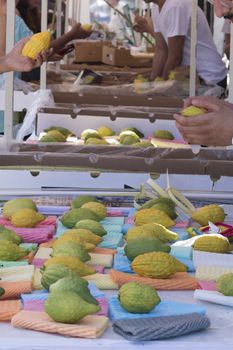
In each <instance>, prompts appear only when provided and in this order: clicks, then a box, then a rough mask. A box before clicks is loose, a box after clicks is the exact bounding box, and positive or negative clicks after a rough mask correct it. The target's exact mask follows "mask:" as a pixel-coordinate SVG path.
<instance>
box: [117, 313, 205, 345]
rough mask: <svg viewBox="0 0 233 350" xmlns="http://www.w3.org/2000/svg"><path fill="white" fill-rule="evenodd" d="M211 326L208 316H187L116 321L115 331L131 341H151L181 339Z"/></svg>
mask: <svg viewBox="0 0 233 350" xmlns="http://www.w3.org/2000/svg"><path fill="white" fill-rule="evenodd" d="M209 326H210V321H209V319H208V318H207V317H206V316H203V315H199V314H187V315H182V316H168V317H156V318H138V319H134V320H120V321H115V322H114V323H113V330H114V332H116V333H117V334H120V335H121V336H123V337H124V338H126V339H127V340H130V341H149V340H160V339H168V338H173V337H179V336H182V335H185V334H190V333H192V332H197V331H201V330H204V329H206V328H208V327H209Z"/></svg>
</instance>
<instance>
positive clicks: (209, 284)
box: [198, 281, 216, 291]
mask: <svg viewBox="0 0 233 350" xmlns="http://www.w3.org/2000/svg"><path fill="white" fill-rule="evenodd" d="M198 283H199V285H200V287H201V289H203V290H210V291H216V282H215V281H198Z"/></svg>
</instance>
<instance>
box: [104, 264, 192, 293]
mask: <svg viewBox="0 0 233 350" xmlns="http://www.w3.org/2000/svg"><path fill="white" fill-rule="evenodd" d="M109 276H110V278H111V280H112V281H113V282H115V283H117V284H118V285H119V286H122V285H123V284H125V283H128V282H141V283H145V284H148V285H149V286H152V287H153V288H155V289H157V290H195V289H197V288H199V284H198V282H197V280H196V279H195V278H193V277H190V276H189V275H188V274H187V273H186V272H177V273H176V274H175V275H173V276H171V277H170V278H167V279H156V278H148V277H141V276H138V275H132V274H128V273H124V272H118V271H116V270H113V269H112V270H111V271H110V274H109Z"/></svg>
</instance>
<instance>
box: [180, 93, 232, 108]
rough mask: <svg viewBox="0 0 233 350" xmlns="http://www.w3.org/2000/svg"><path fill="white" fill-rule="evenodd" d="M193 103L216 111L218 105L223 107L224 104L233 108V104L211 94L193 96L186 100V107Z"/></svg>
mask: <svg viewBox="0 0 233 350" xmlns="http://www.w3.org/2000/svg"><path fill="white" fill-rule="evenodd" d="M192 105H194V106H197V107H203V108H205V109H207V110H208V111H214V110H215V109H216V108H217V107H218V106H219V108H221V107H222V106H226V105H227V106H228V107H229V108H232V109H233V104H231V103H229V102H226V101H224V100H220V99H218V98H215V97H211V96H193V97H188V98H186V99H185V100H184V108H186V107H189V106H192Z"/></svg>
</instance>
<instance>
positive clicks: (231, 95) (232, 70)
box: [228, 24, 233, 103]
mask: <svg viewBox="0 0 233 350" xmlns="http://www.w3.org/2000/svg"><path fill="white" fill-rule="evenodd" d="M232 58H233V24H231V48H230V73H229V77H230V82H229V97H228V101H229V102H230V103H233V59H232Z"/></svg>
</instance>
